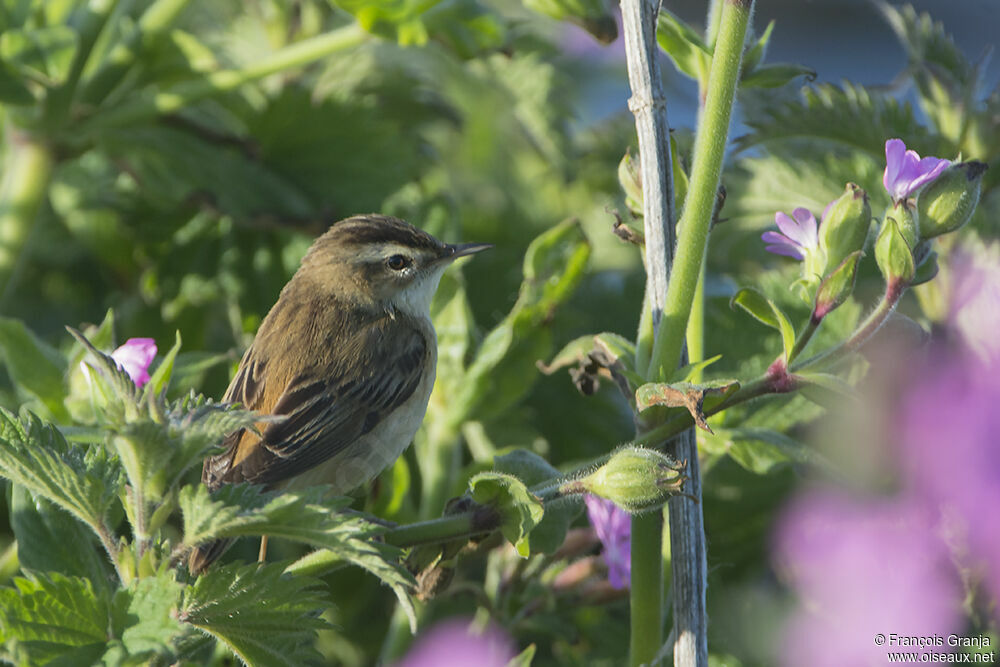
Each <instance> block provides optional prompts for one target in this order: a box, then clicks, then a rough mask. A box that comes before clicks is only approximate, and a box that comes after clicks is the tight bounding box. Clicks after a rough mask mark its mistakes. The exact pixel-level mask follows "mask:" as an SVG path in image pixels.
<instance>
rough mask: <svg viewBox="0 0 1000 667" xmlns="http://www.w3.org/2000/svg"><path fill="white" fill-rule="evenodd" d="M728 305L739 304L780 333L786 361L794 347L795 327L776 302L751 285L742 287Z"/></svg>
mask: <svg viewBox="0 0 1000 667" xmlns="http://www.w3.org/2000/svg"><path fill="white" fill-rule="evenodd" d="M729 305H730V307H732V308H735V307H736V306H739V307H740V308H742V309H743V310H745V311H746V312H747V313H749V314H750V315H751V316H752V317H753V318H754V319H756V320H757V321H758V322H761V323H763V324H766V325H767V326H769V327H771V328H772V329H777V330H778V331H779V332H780V333H781V342H782V345H783V347H784V350H785V359H786V361H787V359H788V356H789V354H790V353H791V351H792V348H794V347H795V329H794V328H793V327H792V323H791V322H789V321H788V317H787V316H786V315H785V313H784V312H783V311H782V310H781V308H779V307H778V305H777V304H776V303H774V302H773V301H771V300H770V299H768V298H767V297H766V296H764V295H763V294H761V293H760V292H758V291H757V290H756V289H754V288H752V287H744V288H743V289H741V290H740V291H739V292H737V293H736V294H735V295H734V296H733V298H732V300H731V301H730V302H729Z"/></svg>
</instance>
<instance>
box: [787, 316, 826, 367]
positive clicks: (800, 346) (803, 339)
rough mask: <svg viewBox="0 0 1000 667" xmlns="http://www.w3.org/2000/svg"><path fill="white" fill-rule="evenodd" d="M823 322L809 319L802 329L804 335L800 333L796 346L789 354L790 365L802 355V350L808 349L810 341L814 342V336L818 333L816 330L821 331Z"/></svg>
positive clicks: (812, 318)
mask: <svg viewBox="0 0 1000 667" xmlns="http://www.w3.org/2000/svg"><path fill="white" fill-rule="evenodd" d="M822 322H823V320H817V319H816V318H814V317H810V318H809V322H808V323H806V326H805V328H803V329H802V333H800V334H799V337H798V338H797V339H796V341H795V345H793V346H792V350H791V352H789V353H788V363H792V361H794V360H795V359H796V358H797V357H798V356H799V355H800V354H802V350H804V349H806V345H808V344H809V341H810V340H812V337H813V334H815V333H816V330H817V329H819V325H820V324H821V323H822Z"/></svg>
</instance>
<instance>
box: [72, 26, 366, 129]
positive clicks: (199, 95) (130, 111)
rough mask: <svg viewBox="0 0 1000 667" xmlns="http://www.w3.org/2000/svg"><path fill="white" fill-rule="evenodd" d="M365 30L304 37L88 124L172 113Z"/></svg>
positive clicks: (308, 59) (317, 55) (353, 40)
mask: <svg viewBox="0 0 1000 667" xmlns="http://www.w3.org/2000/svg"><path fill="white" fill-rule="evenodd" d="M366 34H367V33H365V31H364V30H363V29H362V28H361V26H359V25H357V24H356V23H354V24H351V25H348V26H345V27H343V28H338V29H337V30H332V31H330V32H327V33H324V34H322V35H317V36H316V37H311V38H309V39H304V40H302V41H301V42H296V43H295V44H291V45H290V46H286V47H285V48H283V49H281V50H279V51H277V52H275V53H273V54H271V55H270V56H268V57H266V58H264V59H262V60H261V61H260V62H257V63H254V64H252V65H248V66H247V67H244V68H243V69H236V70H224V71H221V72H213V73H211V74H207V75H205V76H203V77H199V78H197V79H195V80H192V81H185V82H184V83H180V84H177V85H176V86H173V87H171V88H168V89H166V90H162V91H160V92H158V93H157V94H155V95H154V96H152V98H144V99H142V100H139V101H136V102H134V103H131V104H124V105H122V106H121V107H119V108H117V109H109V110H107V111H105V112H102V113H101V114H99V115H95V116H94V117H93V118H92V119H91V120H90V121H89V123H88V125H89V126H90V127H88V128H87V129H91V128H92V127H109V126H121V125H129V124H132V123H136V122H140V121H143V120H149V119H151V118H155V117H156V116H159V115H163V114H170V113H174V112H177V111H180V110H181V109H184V108H186V107H188V106H191V105H192V104H194V103H195V102H199V101H201V100H203V99H205V98H207V97H211V96H213V95H218V94H219V93H223V92H227V91H230V90H233V89H234V88H238V87H239V86H242V85H243V84H245V83H250V82H252V81H256V80H258V79H262V78H264V77H266V76H269V75H271V74H275V73H277V72H282V71H284V70H287V69H291V68H293V67H301V66H304V65H308V64H309V63H312V62H315V61H317V60H319V59H321V58H324V57H326V56H329V55H331V54H334V53H337V52H339V51H344V50H346V49H349V48H351V47H354V46H357V45H358V44H361V43H362V42H363V41H364V40H365V37H366Z"/></svg>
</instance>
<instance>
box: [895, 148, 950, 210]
mask: <svg viewBox="0 0 1000 667" xmlns="http://www.w3.org/2000/svg"><path fill="white" fill-rule="evenodd" d="M950 164H951V160H944V159H941V158H936V157H925V158H923V159H920V156H919V155H917V153H916V151H908V150H906V144H904V143H903V140H902V139H889V140H888V141H887V142H885V174H883V176H882V184H883V185H885V189H886V190H888V191H889V196H890V197H892V202H893V203H894V204H896V203H899V202H901V201H902V200H904V199H906V198H907V197H909V196H910V195H912V194H913V193H915V192H916V191H917V190H919V189H920V188H922V187H924V186H925V185H927V184H928V183H930V182H931V181H933V180H934V179H935V178H937V177H938V176H940V175H941V172H942V171H944V170H945V169H947V168H948V166H949V165H950Z"/></svg>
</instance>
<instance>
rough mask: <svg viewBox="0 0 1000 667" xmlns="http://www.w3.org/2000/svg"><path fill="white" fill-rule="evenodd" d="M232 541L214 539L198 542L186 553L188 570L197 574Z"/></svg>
mask: <svg viewBox="0 0 1000 667" xmlns="http://www.w3.org/2000/svg"><path fill="white" fill-rule="evenodd" d="M232 543H233V541H232V540H215V541H214V542H207V543H205V544H199V545H198V546H196V547H195V548H194V549H192V550H191V553H190V555H188V570H189V571H190V572H191V574H194V575H198V574H201V573H202V572H204V571H205V570H207V569H208V568H209V566H210V565H211V564H212V563H214V562H215V561H216V559H218V557H219V556H221V555H222V554H223V553H225V551H226V549H228V548H229V546H230V545H231V544H232Z"/></svg>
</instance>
